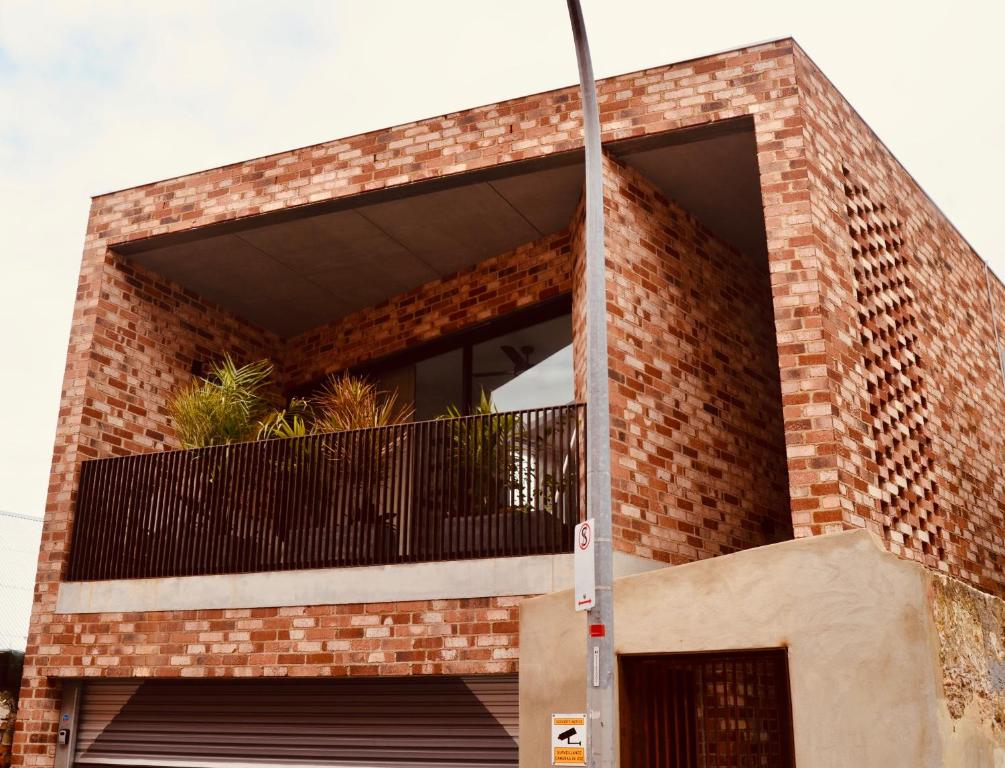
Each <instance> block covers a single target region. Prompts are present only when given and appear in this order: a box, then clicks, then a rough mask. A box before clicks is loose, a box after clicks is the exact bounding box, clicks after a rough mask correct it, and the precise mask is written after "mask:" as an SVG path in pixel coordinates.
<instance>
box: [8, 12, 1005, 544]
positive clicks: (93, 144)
mask: <svg viewBox="0 0 1005 768" xmlns="http://www.w3.org/2000/svg"><path fill="white" fill-rule="evenodd" d="M997 5H999V4H996V3H991V2H985V3H969V4H968V3H966V2H955V3H949V2H941V3H917V2H912V3H908V2H903V3H898V2H876V0H871V1H870V2H856V1H855V0H846V1H845V2H843V3H840V4H825V3H808V2H805V0H800V1H799V2H774V3H773V2H770V0H762V1H761V2H757V3H752V2H749V0H748V1H747V2H716V3H711V2H707V3H684V2H680V3H675V2H666V1H665V0H664V1H663V2H643V0H617V1H616V2H615V1H614V0H607V1H602V0H584V10H585V15H586V19H587V24H588V27H589V33H590V37H591V43H592V47H593V56H594V63H595V68H596V71H597V76H598V77H605V76H608V75H613V74H618V73H622V72H628V71H632V70H636V69H641V68H643V67H647V66H651V65H658V64H664V63H668V62H673V61H678V60H682V59H687V58H691V57H694V56H700V55H702V54H706V53H711V52H715V51H720V50H724V49H729V48H735V47H738V46H742V45H745V44H749V43H753V42H758V41H763V40H767V39H771V38H776V37H783V36H786V35H792V36H794V37H795V38H796V39H797V40H798V41H799V43H800V44H801V45H802V46H803V47H804V48H805V49H806V51H807V52H808V53H809V54H810V56H812V57H813V58H814V59H815V60H816V62H817V64H819V65H820V67H821V68H822V69H823V71H824V72H825V73H826V74H827V75H829V76H830V78H831V80H833V82H834V83H835V84H836V85H837V87H838V88H840V89H841V90H842V91H843V92H844V94H845V96H847V97H848V99H849V100H850V101H851V103H852V104H853V105H854V106H855V107H856V108H857V109H858V110H859V112H860V113H861V114H862V115H863V116H864V118H865V119H866V120H867V121H868V122H869V123H870V125H872V127H873V128H874V129H875V130H876V131H877V133H878V134H879V136H880V137H881V138H882V139H883V140H884V141H885V142H886V143H887V145H888V146H889V147H890V148H891V149H892V150H893V152H894V153H895V154H896V155H897V156H898V157H899V158H900V160H901V161H902V162H903V163H904V164H905V165H906V166H907V168H908V170H910V171H911V172H912V173H913V174H914V176H915V178H917V179H918V181H919V182H920V183H921V185H922V186H923V187H924V188H925V189H926V190H927V191H928V193H929V194H930V195H931V196H932V197H933V198H934V199H935V201H936V202H937V203H938V204H939V205H940V206H942V208H943V209H944V210H945V211H946V212H947V214H948V215H949V217H950V218H951V219H952V220H953V221H954V222H955V223H956V225H957V226H958V227H959V229H960V230H961V231H962V232H963V234H964V235H965V236H966V237H967V238H968V239H969V240H970V242H971V243H972V244H973V245H974V246H975V247H976V249H977V250H978V252H979V253H981V255H982V256H983V257H984V258H985V259H987V260H988V261H989V262H990V263H991V264H992V266H993V267H994V268H995V269H996V271H997V272H998V274H1005V254H1003V243H1005V223H1003V222H1005V216H1003V215H1002V213H1001V211H1000V210H999V209H1000V207H1001V204H1002V202H1003V201H1005V195H1003V194H1002V191H1001V179H1002V178H1003V177H1005V157H1003V155H1005V153H1003V152H1002V150H1001V136H1002V135H1003V134H1005V106H1003V103H1002V99H1001V98H1000V96H1001V89H1002V85H1001V74H1002V65H1001V61H1000V56H1001V41H1000V35H1001V30H1002V28H1003V26H1002V22H1003V21H1005V19H1003V17H1002V15H1001V12H1000V11H998V10H996V6H997ZM575 81H576V69H575V60H574V56H573V50H572V44H571V38H570V34H569V31H568V18H567V15H566V7H565V2H564V0H506V2H498V1H497V2H488V1H485V2H478V1H477V0H466V1H465V2H459V1H457V2H448V1H447V0H426V1H424V2H423V1H421V0H400V1H398V2H395V1H394V0H383V1H382V2H379V3H377V2H363V1H362V0H359V1H358V2H348V1H345V2H309V1H307V0H301V1H300V2H271V3H266V2H254V1H252V0H240V1H239V2H213V1H212V0H199V2H179V1H178V0H172V1H171V2H167V1H166V0H165V1H164V2H154V0H145V1H144V2H83V1H82V0H72V1H71V0H67V1H66V2H55V1H54V0H45V1H44V2H43V1H41V0H26V1H25V2H21V1H20V0H0V402H2V403H3V417H2V423H3V425H4V428H5V430H6V431H5V433H4V434H6V437H5V438H4V439H2V440H0V509H6V510H9V511H11V512H19V513H22V514H30V515H40V514H41V512H42V509H43V503H44V497H45V490H46V475H47V472H48V469H49V460H50V456H51V451H52V441H53V435H54V429H55V419H56V410H57V405H58V401H59V391H60V384H61V377H62V370H63V362H64V358H65V354H66V343H67V336H68V332H69V321H70V314H71V310H72V305H73V299H74V289H75V286H76V280H77V270H78V266H79V260H80V253H81V246H82V243H83V237H84V226H85V222H86V217H87V209H88V204H89V197H90V196H91V195H94V194H98V193H102V192H107V191H110V190H114V189H118V188H122V187H128V186H133V185H136V184H141V183H144V182H147V181H152V180H156V179H161V178H165V177H170V176H176V175H179V174H183V173H187V172H190V171H195V170H199V169H202V168H207V167H212V166H217V165H221V164H224V163H229V162H233V161H238V160H242V159H245V158H248V157H253V156H258V155H264V154H269V153H273V152H278V151H281V150H285V149H288V148H291V147H296V146H302V145H305V144H313V143H316V142H321V141H325V140H328V139H334V138H338V137H341V136H345V135H350V134H354V133H358V132H362V131H367V130H372V129H376V128H381V127H384V126H388V125H393V124H396V123H401V122H407V121H410V120H413V119H417V118H421V117H428V116H433V115H437V114H442V113H444V112H448V111H452V110H456V109H461V108H464V107H470V106H475V105H478V104H484V103H487V102H493V101H498V100H500V99H506V98H510V97H514V96H520V95H523V94H527V93H532V92H535V91H542V90H546V89H551V88H556V87H560V86H564V85H569V84H572V83H574V82H575ZM0 535H2V532H0Z"/></svg>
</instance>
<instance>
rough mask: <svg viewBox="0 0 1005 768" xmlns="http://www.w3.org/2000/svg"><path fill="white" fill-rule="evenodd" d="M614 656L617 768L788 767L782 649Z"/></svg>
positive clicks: (789, 725) (789, 739) (789, 724)
mask: <svg viewBox="0 0 1005 768" xmlns="http://www.w3.org/2000/svg"><path fill="white" fill-rule="evenodd" d="M620 663H621V678H620V690H621V766H622V768H794V765H795V762H794V759H793V746H792V710H791V703H790V698H789V675H788V661H787V658H786V653H785V651H784V650H768V651H743V652H735V653H716V654H674V655H661V656H623V657H621V661H620Z"/></svg>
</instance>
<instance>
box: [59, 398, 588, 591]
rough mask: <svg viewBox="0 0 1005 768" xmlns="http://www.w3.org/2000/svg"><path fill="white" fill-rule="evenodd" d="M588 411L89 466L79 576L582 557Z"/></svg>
mask: <svg viewBox="0 0 1005 768" xmlns="http://www.w3.org/2000/svg"><path fill="white" fill-rule="evenodd" d="M584 431H585V412H584V409H583V406H582V405H568V406H559V407H554V408H540V409H533V410H525V411H513V412H508V413H494V414H488V415H476V416H465V417H461V418H454V419H439V420H435V421H424V422H412V423H406V424H396V425H392V426H385V427H377V428H374V429H361V430H355V431H350V432H335V433H329V434H320V435H310V436H307V437H299V438H292V439H275V440H263V441H259V442H249V443H239V444H232V445H224V446H214V447H210V448H200V449H195V450H187V451H168V452H164V453H150V454H140V455H134V456H123V457H116V458H108V459H94V460H90V461H86V462H84V463H83V464H82V466H81V472H80V484H79V488H78V491H77V499H76V513H75V516H74V524H73V539H72V544H71V552H70V564H69V573H68V578H69V580H75V581H79V580H100V579H128V578H148V577H164V576H194V575H205V574H216V573H242V572H251V571H274V570H292V569H304V568H332V567H349V566H365V565H384V564H392V563H413V562H430V561H438V560H460V559H470V558H483V557H506V556H516V555H532V554H547V553H559V552H569V551H571V550H572V533H573V528H574V527H575V525H576V523H577V522H578V521H579V518H580V510H581V508H582V499H584V498H585V496H583V493H584V490H585V488H584V486H585V483H584V479H583V474H584V473H583V472H582V468H583V467H584V466H585V464H584V455H583V452H584V450H585V445H586V441H585V435H584Z"/></svg>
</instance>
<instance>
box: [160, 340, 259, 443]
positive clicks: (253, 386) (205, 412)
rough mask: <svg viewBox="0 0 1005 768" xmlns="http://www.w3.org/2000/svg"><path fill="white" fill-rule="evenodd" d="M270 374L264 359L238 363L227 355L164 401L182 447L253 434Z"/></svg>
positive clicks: (248, 437) (244, 438)
mask: <svg viewBox="0 0 1005 768" xmlns="http://www.w3.org/2000/svg"><path fill="white" fill-rule="evenodd" d="M271 375H272V364H271V363H269V361H268V360H259V361H258V362H254V363H248V364H247V365H242V366H238V365H236V364H235V363H234V361H233V360H232V359H231V358H230V356H229V355H227V356H226V357H224V359H223V360H222V361H220V362H218V363H215V364H214V365H213V367H212V368H211V370H210V372H209V375H207V376H206V377H204V378H202V379H198V380H196V381H194V382H192V383H191V384H189V385H188V386H187V387H185V388H184V389H182V390H181V392H179V393H178V394H177V395H175V396H174V397H173V398H172V399H171V401H170V403H169V404H168V410H169V412H170V414H171V417H172V419H173V420H174V426H175V431H176V432H177V434H178V439H179V440H180V441H181V444H182V446H183V447H184V448H204V447H206V446H209V445H226V444H227V443H236V442H241V441H243V440H250V439H251V438H253V437H254V436H255V431H256V425H255V422H256V420H257V419H258V418H259V417H260V416H261V415H262V413H263V412H264V411H265V400H264V399H263V398H262V396H261V390H262V388H263V387H264V386H265V385H266V384H267V383H268V381H269V378H270V376H271Z"/></svg>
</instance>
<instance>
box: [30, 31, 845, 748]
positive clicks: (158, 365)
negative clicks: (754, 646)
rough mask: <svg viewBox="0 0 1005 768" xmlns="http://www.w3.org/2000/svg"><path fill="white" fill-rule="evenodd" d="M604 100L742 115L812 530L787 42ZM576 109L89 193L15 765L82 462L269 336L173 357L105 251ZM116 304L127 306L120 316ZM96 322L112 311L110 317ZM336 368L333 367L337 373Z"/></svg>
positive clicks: (664, 74) (408, 163)
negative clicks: (232, 353)
mask: <svg viewBox="0 0 1005 768" xmlns="http://www.w3.org/2000/svg"><path fill="white" fill-rule="evenodd" d="M599 101H600V109H601V117H602V120H603V123H604V137H605V140H615V139H619V138H624V137H628V136H640V135H644V134H652V133H658V132H661V131H667V130H673V129H677V128H681V127H685V126H691V125H697V124H702V123H710V122H713V121H716V120H721V119H726V118H732V117H737V116H740V115H748V114H749V115H752V116H753V119H754V122H755V133H756V141H757V152H758V162H759V166H760V171H761V184H762V194H763V198H764V202H765V217H766V225H767V230H768V246H769V255H770V264H771V272H772V284H773V290H774V302H775V308H776V325H777V327H778V331H779V341H780V343H781V344H783V345H786V347H787V349H786V354H785V355H784V356H783V359H782V361H781V365H782V370H783V382H786V383H787V382H797V386H789V387H788V388H787V389H786V395H785V406H786V410H785V415H786V421H785V427H786V442H787V445H788V449H789V470H790V480H791V492H792V496H793V498H794V499H798V500H799V508H798V512H799V514H801V515H805V516H807V518H808V519H810V520H811V521H812V520H814V515H818V514H821V513H823V512H826V511H829V510H833V509H837V508H838V507H839V506H840V504H841V498H840V496H839V494H838V493H836V492H835V491H833V490H832V489H831V487H830V485H828V483H829V480H830V477H831V474H832V473H834V472H836V459H835V458H834V456H835V453H836V450H835V445H836V444H837V436H838V430H837V429H835V428H834V426H833V425H832V424H831V423H830V422H829V419H830V418H831V412H830V410H828V409H830V408H832V407H833V405H834V403H833V398H832V392H831V388H830V385H829V382H828V378H827V375H826V372H823V371H821V370H820V366H819V365H818V363H817V362H816V359H815V356H816V355H818V354H819V350H818V349H817V348H816V346H817V345H819V344H821V343H822V342H823V339H824V335H825V330H824V328H823V323H822V322H821V318H820V315H821V311H820V310H819V305H820V295H821V293H822V289H821V286H820V285H818V284H817V282H816V280H817V277H816V271H815V269H816V260H817V259H818V257H819V251H818V247H817V245H816V242H815V240H814V234H813V226H812V224H811V219H810V215H809V214H810V194H809V173H808V171H807V168H806V162H805V158H804V153H803V145H804V143H805V141H806V138H805V135H804V130H803V125H802V121H803V117H802V114H801V109H800V100H799V96H798V94H797V91H796V73H795V60H794V56H793V45H792V42H791V41H789V40H783V41H779V42H775V43H768V44H765V45H761V46H755V47H752V48H748V49H741V50H738V51H732V52H727V53H723V54H718V55H716V56H711V57H708V58H705V59H700V60H695V61H691V62H685V63H683V64H678V65H673V66H667V67H660V68H655V69H651V70H646V71H643V72H638V73H632V74H629V75H624V76H620V77H616V78H611V79H609V80H606V81H603V82H601V83H600V84H599ZM578 110H579V102H578V96H577V93H576V90H575V89H574V88H566V89H561V90H558V91H554V92H551V93H545V94H538V95H535V96H530V97H526V98H521V99H514V100H512V101H508V102H504V103H500V104H494V105H489V106H486V107H481V108H478V109H475V110H471V111H469V112H464V113H455V114H452V115H447V116H444V117H442V118H435V119H432V120H426V121H422V122H418V123H411V124H408V125H404V126H398V127H396V128H392V129H388V130H382V131H377V132H373V133H370V134H364V135H361V136H356V137H351V138H348V139H342V140H338V141H333V142H329V143H325V144H320V145H316V146H313V147H306V148H303V149H298V150H293V151H291V152H285V153H281V154H277V155H273V156H270V157H266V158H259V159H256V160H251V161H248V162H246V163H240V164H235V165H231V166H226V167H223V168H217V169H213V170H210V171H206V172H202V173H198V174H192V175H189V176H185V177H180V178H177V179H170V180H167V181H162V182H157V183H153V184H149V185H145V186H143V187H137V188H135V189H130V190H124V191H121V192H116V193H112V194H110V195H105V196H102V197H99V198H96V199H95V201H94V203H93V205H92V211H91V217H90V220H89V225H88V231H87V238H86V242H85V250H84V255H83V261H82V265H81V273H80V282H79V288H78V294H77V302H76V305H75V309H74V315H73V321H72V327H71V337H70V345H69V349H68V353H67V366H66V373H65V376H64V388H63V394H62V401H61V406H60V413H59V419H58V424H57V434H56V444H55V449H54V455H53V468H52V474H51V479H50V486H49V495H48V501H47V505H46V522H45V525H44V528H43V533H42V549H41V553H40V560H39V575H38V581H37V585H36V603H35V607H34V613H33V617H32V624H31V629H30V637H29V644H28V653H29V660H28V663H27V665H26V670H25V683H24V686H23V689H22V690H23V696H22V707H21V712H20V714H19V718H20V719H19V731H18V734H17V736H16V740H17V743H16V746H15V762H16V764H18V765H21V764H29V765H39V766H48V765H51V763H52V755H53V750H54V745H53V740H54V736H55V730H56V724H57V723H56V718H57V715H58V706H59V693H58V689H57V685H56V683H57V680H58V677H57V676H58V675H61V674H63V672H61V671H60V670H62V669H63V665H51V664H49V663H48V661H43V659H48V658H49V657H51V656H56V657H59V656H61V655H62V654H61V653H56V654H53V653H50V652H42V647H43V646H50V645H60V644H62V643H63V642H67V643H69V644H70V646H72V647H77V644H78V643H79V642H81V641H80V640H75V639H73V638H74V635H73V632H72V631H71V632H69V633H67V632H64V631H62V630H61V631H60V632H59V633H55V632H53V631H52V629H51V628H52V626H53V624H54V623H55V624H56V625H57V626H60V627H62V626H63V623H62V620H61V619H60V620H58V621H57V618H58V617H55V616H54V615H53V608H54V603H55V597H56V592H57V590H58V585H59V577H60V573H61V570H62V568H63V564H64V561H65V558H66V544H67V540H68V539H67V537H68V531H69V526H70V524H71V515H72V509H73V493H74V491H75V488H76V478H77V471H78V462H79V460H80V459H81V458H84V457H86V456H91V455H107V454H108V453H111V452H112V451H117V450H125V451H131V450H150V449H156V448H158V447H161V446H162V445H164V444H167V443H169V442H170V434H169V431H168V427H167V425H166V421H165V420H164V418H163V412H162V406H163V397H164V391H165V389H166V388H167V387H168V386H170V384H171V382H173V381H174V380H175V379H176V377H177V376H179V375H180V374H181V373H184V372H185V371H186V370H187V368H188V366H189V365H190V362H191V358H193V357H195V356H197V355H201V354H202V350H203V349H204V348H205V349H210V348H211V347H213V346H214V345H215V344H217V343H219V344H225V345H227V346H233V345H234V344H241V345H246V348H247V351H248V354H249V355H251V356H257V355H258V354H259V352H261V351H264V348H268V347H269V346H270V345H271V343H272V340H271V339H269V338H267V337H265V336H263V335H261V334H259V333H258V332H256V331H253V330H252V329H249V328H246V327H243V326H242V325H241V324H239V323H233V322H232V321H231V320H230V319H227V318H220V320H221V322H222V323H223V324H224V326H225V328H226V330H224V331H221V333H220V336H219V337H218V338H212V339H205V338H200V332H201V330H202V326H200V325H196V324H194V323H191V317H194V316H200V315H199V313H198V312H196V311H195V310H194V309H193V310H192V314H191V315H189V318H190V320H189V322H190V324H191V325H192V327H183V328H181V332H182V339H183V340H182V342H181V346H182V348H183V350H184V351H181V352H177V351H175V350H174V349H173V347H172V346H171V345H167V346H162V344H163V343H164V342H166V341H167V339H168V336H169V332H165V333H164V334H163V335H161V336H158V335H157V334H155V333H153V331H151V330H149V329H143V330H138V325H137V322H138V324H139V325H142V324H144V323H146V322H147V321H148V320H151V328H152V329H157V328H158V327H159V325H158V323H159V322H160V320H158V319H157V318H163V320H164V321H165V322H167V323H168V325H166V326H165V327H166V328H168V329H171V328H173V326H172V325H171V323H173V322H174V319H173V318H171V317H169V315H171V314H172V313H173V312H174V306H173V302H172V301H164V303H163V304H162V305H161V307H159V308H158V309H156V310H154V309H152V308H151V306H148V305H147V304H137V303H136V300H135V299H134V298H125V299H124V298H123V294H124V293H127V291H126V289H125V288H123V287H122V285H119V284H120V283H121V284H125V283H126V277H125V273H124V272H123V271H122V270H120V269H119V268H118V267H117V266H116V265H115V264H114V258H113V257H112V256H111V255H110V253H109V250H108V249H109V246H111V245H115V244H118V243H123V242H126V241H135V240H138V239H141V238H144V237H149V236H152V235H155V234H160V233H164V232H177V231H181V230H187V229H192V228H195V227H200V226H204V225H209V224H212V223H215V222H219V221H224V220H231V219H236V218H240V217H246V216H254V215H257V214H261V213H264V212H267V211H270V210H276V209H280V208H291V207H296V206H302V205H309V204H312V203H316V202H322V201H327V200H332V199H336V198H340V197H346V196H349V195H354V194H358V193H360V192H364V191H368V190H373V189H380V188H385V187H393V186H400V185H403V184H406V183H412V182H416V181H420V180H422V179H425V178H432V177H438V176H446V175H450V174H455V173H459V172H463V171H466V170H471V169H476V168H485V167H489V166H494V165H498V164H501V163H507V162H511V161H515V160H520V159H524V158H531V157H542V156H546V155H548V154H551V153H554V152H560V151H565V150H569V149H573V148H576V147H579V146H581V142H580V139H579V114H578ZM126 288H128V284H126ZM165 290H168V289H165ZM189 298H190V299H192V300H193V301H195V302H196V303H198V302H197V299H195V298H194V297H189ZM123 301H125V306H119V305H120V304H122V302H123ZM153 304H156V302H153ZM134 305H135V306H134ZM183 313H188V310H184V312H183ZM106 315H110V316H111V317H112V321H111V323H110V324H109V322H108V321H107V320H106ZM116 329H117V330H116ZM133 334H135V337H134V336H133ZM151 334H153V335H151ZM172 343H173V342H172ZM398 343H404V340H399V342H398ZM333 349H334V347H333ZM104 358H107V360H106V359H104ZM336 364H337V363H336V362H335V361H334V360H333V362H332V365H336ZM147 369H149V370H151V371H154V372H157V373H156V374H155V378H154V380H152V381H149V382H148V381H147V380H146V379H145V378H144V375H143V374H142V371H145V370H147ZM148 389H149V390H151V393H152V395H151V397H150V398H147V396H146V391H147V390H148ZM154 389H156V392H154V391H153V390H154ZM123 394H125V395H127V396H128V398H124V397H123V396H122V395H123ZM112 398H114V399H115V400H116V401H117V402H112ZM120 403H121V404H120ZM147 403H153V407H152V408H151V407H149V406H148V405H146V404H147ZM96 406H97V407H96ZM130 406H132V407H133V408H135V409H138V410H139V411H140V412H138V413H135V423H136V424H137V425H140V426H142V431H138V432H136V433H134V434H117V433H116V431H115V430H116V428H118V427H121V426H122V423H120V421H119V420H120V419H121V420H123V422H125V421H126V420H129V421H131V420H132V416H128V417H127V416H126V414H129V413H130ZM144 411H145V412H144ZM127 432H128V430H127ZM129 618H130V619H131V618H135V617H129ZM198 618H199V617H198V616H194V617H192V619H193V620H198ZM122 621H123V622H124V623H128V621H129V619H127V618H125V617H123V619H122ZM291 624H292V622H291ZM101 628H105V629H107V630H108V631H106V632H103V633H97V632H95V633H94V634H95V640H96V641H97V640H98V638H101V642H102V643H105V642H106V640H105V638H106V637H107V644H108V645H109V646H110V647H115V648H127V647H130V645H131V643H132V642H133V641H132V640H131V639H130V638H131V637H132V634H133V633H131V632H126V631H124V630H123V629H122V628H121V627H120V625H119V624H117V623H116V622H115V620H110V621H108V622H104V623H103V624H102V625H99V626H96V627H95V629H101ZM235 631H239V630H235ZM196 642H198V641H196ZM277 642H278V641H277ZM109 655H128V654H109ZM49 674H51V675H52V677H49V676H47V675H49Z"/></svg>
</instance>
